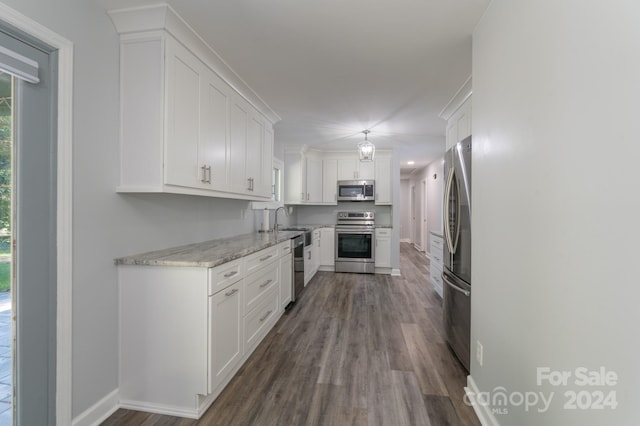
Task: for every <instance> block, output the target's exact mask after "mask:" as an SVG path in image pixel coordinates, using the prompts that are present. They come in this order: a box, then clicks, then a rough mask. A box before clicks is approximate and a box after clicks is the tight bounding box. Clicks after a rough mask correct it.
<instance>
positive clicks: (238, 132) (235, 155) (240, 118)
mask: <svg viewBox="0 0 640 426" xmlns="http://www.w3.org/2000/svg"><path fill="white" fill-rule="evenodd" d="M230 112H231V114H230V119H229V141H230V146H229V188H230V190H231V191H232V192H235V193H247V192H249V190H248V188H249V183H248V181H247V180H246V176H245V170H246V160H247V152H246V149H247V125H248V123H249V105H248V104H246V102H243V101H242V100H241V99H239V96H234V97H233V102H231V111H230Z"/></svg>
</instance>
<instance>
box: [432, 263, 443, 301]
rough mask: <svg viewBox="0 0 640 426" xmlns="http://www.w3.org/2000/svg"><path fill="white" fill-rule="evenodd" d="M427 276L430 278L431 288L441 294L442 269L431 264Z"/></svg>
mask: <svg viewBox="0 0 640 426" xmlns="http://www.w3.org/2000/svg"><path fill="white" fill-rule="evenodd" d="M429 278H431V282H432V283H433V288H434V289H435V290H436V292H437V293H438V294H439V295H440V296H442V284H443V283H442V269H441V268H439V267H437V266H435V265H432V266H431V273H430V274H429Z"/></svg>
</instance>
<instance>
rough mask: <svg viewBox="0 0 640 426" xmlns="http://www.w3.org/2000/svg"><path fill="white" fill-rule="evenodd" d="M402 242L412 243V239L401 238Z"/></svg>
mask: <svg viewBox="0 0 640 426" xmlns="http://www.w3.org/2000/svg"><path fill="white" fill-rule="evenodd" d="M400 242H401V243H410V242H411V238H400Z"/></svg>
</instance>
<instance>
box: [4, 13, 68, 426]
mask: <svg viewBox="0 0 640 426" xmlns="http://www.w3.org/2000/svg"><path fill="white" fill-rule="evenodd" d="M0 20H2V21H3V22H6V23H7V24H9V25H12V26H13V27H15V28H17V29H19V30H21V31H23V32H25V33H26V34H28V35H30V36H32V37H34V38H36V39H38V40H40V41H42V42H44V43H46V44H48V45H50V46H52V47H54V48H55V49H57V51H58V81H57V91H58V93H57V95H58V102H57V121H56V122H57V135H56V139H57V140H56V145H57V153H56V155H57V171H56V175H57V198H56V216H57V218H56V220H57V223H56V238H57V254H56V258H57V268H56V270H57V275H56V281H57V290H56V298H57V306H56V423H57V424H61V425H66V424H71V422H72V415H73V413H72V407H71V404H72V399H73V398H72V388H71V387H72V381H71V375H72V361H71V356H72V278H73V275H72V272H73V269H72V265H73V259H72V255H73V251H72V229H73V228H72V224H73V222H72V213H73V210H72V209H73V203H72V201H73V186H72V176H73V175H72V171H73V161H72V160H73V157H72V136H73V43H71V41H69V40H67V39H66V38H64V37H62V36H60V35H59V34H57V33H55V32H53V31H51V30H49V29H48V28H46V27H44V26H42V25H41V24H39V23H38V22H36V21H34V20H32V19H31V18H28V17H27V16H25V15H23V14H21V13H19V12H18V11H16V10H14V9H12V8H10V7H8V6H7V5H5V4H3V3H0Z"/></svg>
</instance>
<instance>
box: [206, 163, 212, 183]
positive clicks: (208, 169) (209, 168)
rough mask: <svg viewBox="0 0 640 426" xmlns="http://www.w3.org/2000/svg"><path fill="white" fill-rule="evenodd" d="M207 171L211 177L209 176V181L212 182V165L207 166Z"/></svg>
mask: <svg viewBox="0 0 640 426" xmlns="http://www.w3.org/2000/svg"><path fill="white" fill-rule="evenodd" d="M207 171H208V172H209V177H208V178H207V183H211V166H208V167H207Z"/></svg>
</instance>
